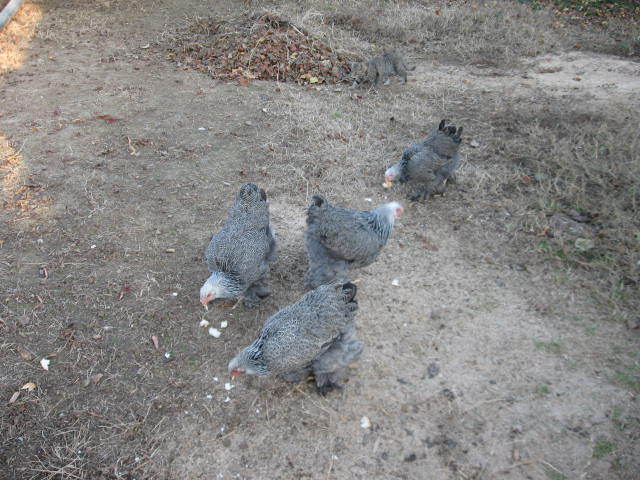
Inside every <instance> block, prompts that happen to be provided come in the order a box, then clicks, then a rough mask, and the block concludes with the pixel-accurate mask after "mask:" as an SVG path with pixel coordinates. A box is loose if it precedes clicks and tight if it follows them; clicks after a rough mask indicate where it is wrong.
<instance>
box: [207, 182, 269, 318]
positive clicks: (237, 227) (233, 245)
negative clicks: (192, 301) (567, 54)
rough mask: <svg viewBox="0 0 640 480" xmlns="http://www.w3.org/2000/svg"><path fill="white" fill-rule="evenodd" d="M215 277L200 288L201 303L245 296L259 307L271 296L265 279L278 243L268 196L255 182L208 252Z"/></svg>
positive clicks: (244, 189) (242, 190)
mask: <svg viewBox="0 0 640 480" xmlns="http://www.w3.org/2000/svg"><path fill="white" fill-rule="evenodd" d="M205 256H206V259H207V266H208V267H209V271H210V272H211V276H210V277H209V278H208V279H207V281H206V282H205V283H204V285H203V286H202V288H201V289H200V303H202V304H203V305H207V304H208V303H209V302H210V301H212V300H214V299H216V298H238V297H241V296H243V297H244V299H243V303H244V305H245V306H256V305H258V304H259V303H260V299H261V298H264V297H266V296H268V295H269V293H270V292H269V290H268V289H267V287H266V286H265V284H264V277H265V276H266V275H267V273H268V272H269V264H270V263H272V262H273V261H274V260H275V256H276V240H275V238H274V236H273V230H272V229H271V227H270V226H269V205H268V203H267V194H266V193H265V191H264V190H262V189H261V188H258V187H257V186H256V185H253V184H252V183H247V184H246V185H243V186H242V187H241V188H240V192H239V193H238V195H237V196H236V199H235V201H234V202H233V205H232V206H231V209H230V210H229V214H228V217H227V221H226V222H225V224H224V226H223V227H222V229H221V230H220V231H219V232H218V233H217V234H215V235H214V236H213V238H212V239H211V242H210V243H209V246H208V247H207V249H206V251H205Z"/></svg>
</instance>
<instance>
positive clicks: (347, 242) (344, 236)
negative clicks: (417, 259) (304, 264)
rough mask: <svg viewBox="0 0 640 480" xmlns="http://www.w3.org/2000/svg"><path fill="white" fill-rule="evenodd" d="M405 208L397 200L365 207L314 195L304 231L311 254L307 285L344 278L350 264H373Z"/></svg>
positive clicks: (321, 283)
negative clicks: (340, 204)
mask: <svg viewBox="0 0 640 480" xmlns="http://www.w3.org/2000/svg"><path fill="white" fill-rule="evenodd" d="M402 212H403V208H402V205H400V204H399V203H398V202H391V203H387V204H385V205H382V206H380V207H378V208H376V209H375V210H371V211H363V210H351V209H349V208H342V207H336V206H333V205H331V204H330V203H329V202H328V201H327V200H325V199H324V198H323V197H321V196H320V195H314V196H313V198H312V203H311V205H310V206H309V209H308V211H307V230H306V232H305V234H304V238H305V242H306V246H307V256H308V258H309V270H308V271H307V274H306V277H305V286H306V288H308V289H311V288H315V287H317V286H318V285H324V284H326V283H331V282H334V281H339V282H344V281H346V280H347V273H348V270H349V269H350V268H360V267H366V266H367V265H371V264H372V263H373V262H374V261H375V260H376V259H377V258H378V255H379V254H380V251H381V250H382V248H383V247H384V246H385V245H386V243H387V240H388V239H389V235H390V234H391V230H392V229H393V225H394V223H395V220H396V218H397V217H399V216H400V215H401V214H402Z"/></svg>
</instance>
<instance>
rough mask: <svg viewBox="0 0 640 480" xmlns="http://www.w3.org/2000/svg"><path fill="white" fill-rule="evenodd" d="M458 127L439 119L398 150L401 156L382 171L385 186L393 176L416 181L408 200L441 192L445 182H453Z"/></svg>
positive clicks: (455, 167) (456, 161)
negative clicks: (424, 133)
mask: <svg viewBox="0 0 640 480" xmlns="http://www.w3.org/2000/svg"><path fill="white" fill-rule="evenodd" d="M461 134H462V127H459V128H456V126H455V125H447V121H446V120H442V121H441V122H440V125H439V126H438V128H434V129H433V130H432V131H431V132H430V133H429V135H428V136H427V138H425V139H424V140H423V141H421V142H416V143H412V144H411V145H409V147H407V149H406V150H405V151H404V153H403V154H402V159H401V160H400V161H399V162H398V163H396V164H395V165H393V166H392V167H390V168H389V169H388V170H387V171H386V172H385V186H387V187H389V186H391V184H392V182H393V181H395V180H397V181H398V182H400V183H405V182H413V183H416V184H418V185H419V188H418V190H417V191H416V192H415V193H413V194H412V195H411V197H410V198H411V200H419V199H420V198H421V197H422V198H423V199H424V200H426V199H428V198H429V196H430V195H431V194H433V193H444V191H445V189H446V185H447V182H452V183H455V182H456V175H455V172H456V170H457V169H458V166H459V165H460V154H459V153H458V150H459V149H460V143H461V139H460V135H461Z"/></svg>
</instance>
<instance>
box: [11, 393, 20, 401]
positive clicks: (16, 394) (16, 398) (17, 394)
mask: <svg viewBox="0 0 640 480" xmlns="http://www.w3.org/2000/svg"><path fill="white" fill-rule="evenodd" d="M19 396H20V392H19V391H17V392H14V394H13V395H11V398H10V399H9V403H15V401H16V400H18V397H19Z"/></svg>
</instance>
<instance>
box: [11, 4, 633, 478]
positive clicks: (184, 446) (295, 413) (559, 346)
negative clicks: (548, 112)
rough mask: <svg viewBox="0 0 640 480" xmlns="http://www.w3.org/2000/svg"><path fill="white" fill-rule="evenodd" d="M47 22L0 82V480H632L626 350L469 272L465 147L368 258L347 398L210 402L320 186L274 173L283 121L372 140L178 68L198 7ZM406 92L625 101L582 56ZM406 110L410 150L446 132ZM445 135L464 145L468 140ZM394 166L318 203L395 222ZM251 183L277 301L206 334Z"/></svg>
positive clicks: (293, 255) (344, 185)
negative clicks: (429, 196) (266, 215)
mask: <svg viewBox="0 0 640 480" xmlns="http://www.w3.org/2000/svg"><path fill="white" fill-rule="evenodd" d="M65 3H66V2H43V3H36V4H33V5H32V6H33V8H37V9H41V10H42V12H41V14H42V20H41V21H40V22H39V26H38V35H37V36H36V37H35V38H33V39H32V40H31V41H30V44H29V46H28V50H27V51H26V54H25V56H24V58H22V60H21V62H20V65H19V66H18V67H17V68H15V69H13V70H12V71H11V72H9V73H8V74H7V75H6V76H4V77H0V85H2V89H1V91H0V104H1V105H2V107H1V110H0V140H1V141H2V149H3V150H2V154H3V158H4V162H5V163H4V164H3V166H4V170H3V174H4V176H3V179H2V180H0V181H1V182H2V193H3V200H4V202H5V206H6V208H5V209H4V212H3V213H2V220H3V224H2V225H3V227H2V232H1V235H0V252H1V253H2V261H1V262H0V284H1V287H0V294H1V295H2V301H3V303H4V306H3V308H2V310H1V311H0V314H1V315H2V317H1V322H0V329H2V335H3V340H2V344H0V356H1V358H2V359H3V360H2V361H3V364H4V365H7V366H8V368H6V369H3V371H2V372H1V373H0V387H1V394H2V398H3V401H8V400H9V398H10V397H11V396H12V394H13V392H14V391H17V390H19V388H20V387H21V386H22V385H23V384H24V383H26V382H34V383H36V384H37V388H36V390H35V391H33V392H27V391H22V393H21V396H20V397H19V398H18V399H17V401H15V402H14V403H12V404H11V405H7V406H6V407H4V408H5V412H4V413H3V417H2V418H3V423H2V426H3V430H4V431H5V439H6V440H5V441H4V443H3V447H2V448H3V450H2V452H0V460H1V461H0V470H2V469H4V475H5V477H3V478H127V479H132V478H137V479H140V478H171V479H187V478H188V479H212V478H243V479H249V478H251V479H276V478H277V479H280V478H282V479H289V478H291V479H293V478H310V479H327V478H340V479H343V478H344V479H347V478H362V479H364V478H367V479H369V478H381V479H382V478H389V479H391V478H394V479H395V478H405V479H422V478H433V479H448V478H451V479H453V478H464V479H467V478H486V479H492V478H505V479H521V478H522V479H525V478H526V479H544V478H549V479H560V478H567V479H568V478H572V479H573V478H576V479H577V478H589V479H605V478H607V479H609V478H629V479H630V478H633V475H634V473H633V472H637V468H639V464H638V460H637V447H638V444H637V442H638V434H637V432H638V430H639V429H640V425H639V424H638V418H639V413H638V392H637V390H634V389H633V388H628V387H626V386H624V385H621V384H620V382H616V381H614V378H615V376H616V373H617V372H618V371H619V370H620V368H621V367H620V364H621V362H622V361H624V362H632V361H633V359H634V358H636V360H635V361H636V362H637V357H634V353H633V352H635V351H637V334H636V333H635V332H630V331H629V330H627V329H626V328H625V327H624V326H623V325H621V324H619V323H615V322H612V321H609V320H608V319H607V318H606V316H603V313H602V310H601V309H600V307H599V306H598V305H596V304H595V302H594V300H593V298H592V297H591V296H590V294H589V292H588V291H585V290H583V289H582V288H581V283H580V278H579V277H577V276H574V277H571V276H567V274H566V272H560V271H557V270H554V268H553V266H552V265H550V264H547V263H544V262H537V261H532V260H531V259H529V258H528V257H527V256H526V254H524V253H523V254H522V256H520V257H518V256H513V255H511V256H509V255H506V254H505V255H504V256H503V255H502V254H501V253H500V251H499V248H496V249H492V250H487V251H479V250H478V249H477V246H478V245H484V244H486V241H487V239H489V240H492V239H493V238H495V244H496V245H500V244H501V243H503V242H507V241H508V240H509V239H508V238H506V237H505V236H504V235H505V234H504V233H503V232H504V229H503V228H502V226H501V224H500V223H499V222H498V223H496V221H495V217H491V218H489V217H488V218H487V220H486V221H484V220H483V219H482V218H474V219H473V221H471V215H468V214H465V211H466V210H465V209H466V205H468V204H469V203H471V202H473V200H474V198H473V197H474V195H476V193H475V192H474V191H473V189H472V188H471V187H469V185H470V184H472V183H473V177H474V175H481V174H482V166H481V165H478V164H476V165H475V166H474V165H473V163H474V155H476V154H477V152H480V151H481V149H474V148H471V147H470V146H469V145H465V146H464V147H463V148H464V156H465V165H464V166H463V168H462V171H461V176H460V186H459V187H456V188H453V189H452V190H451V191H450V192H449V193H448V194H447V195H446V196H445V197H440V198H436V199H434V200H433V201H431V202H429V203H428V204H417V205H408V206H407V210H406V213H405V215H404V216H403V218H402V219H401V221H400V223H399V224H398V225H397V228H396V229H395V231H394V233H393V236H392V239H391V241H390V242H389V245H388V247H387V248H386V249H385V250H384V252H383V254H382V255H381V258H380V260H379V261H378V262H377V263H376V264H375V265H373V266H371V267H369V268H367V269H365V270H363V271H359V272H357V274H356V277H357V278H358V280H359V283H358V285H359V294H358V296H359V302H360V312H359V316H358V322H359V331H360V336H361V337H362V339H363V340H364V342H365V344H366V348H365V351H364V353H363V356H362V359H361V360H360V362H359V363H358V364H357V365H356V367H355V368H354V369H353V370H352V372H351V375H350V378H349V381H348V383H347V384H346V385H345V388H344V389H343V390H342V391H339V392H337V393H334V394H332V395H330V396H328V397H327V398H322V397H319V396H318V395H317V394H316V393H315V392H314V391H313V389H312V388H311V387H310V386H304V385H303V386H298V387H294V386H292V385H289V384H285V383H284V382H282V381H281V380H278V379H273V378H239V379H236V380H235V381H234V382H233V383H234V387H233V388H232V389H231V390H225V387H224V385H225V383H226V382H228V381H229V379H228V377H227V376H226V365H227V362H228V360H229V359H230V358H231V357H232V356H233V355H234V354H235V353H236V352H237V351H238V350H239V349H240V348H242V347H243V346H245V345H246V344H248V343H249V342H250V341H251V340H252V339H253V338H254V336H255V334H256V332H257V330H258V329H259V327H260V326H261V324H262V322H263V321H264V319H266V318H267V317H268V316H269V315H271V314H273V313H274V312H276V311H277V310H278V309H280V308H282V307H284V306H286V305H287V304H289V303H291V302H293V301H295V300H296V299H297V298H298V297H299V296H300V294H301V293H302V284H301V282H302V277H303V273H304V269H305V266H306V261H305V255H304V250H303V242H302V231H303V228H304V209H305V206H306V204H307V202H308V200H309V197H310V195H311V194H313V193H315V192H314V188H315V187H314V184H313V182H310V181H309V179H308V178H306V177H305V176H304V172H303V173H300V172H299V171H298V170H295V169H292V170H291V173H289V174H287V175H283V174H282V173H281V172H283V171H285V172H286V171H288V170H287V166H286V161H287V158H288V157H287V155H288V153H287V152H288V148H289V147H287V142H290V141H293V140H291V139H290V138H287V137H286V135H284V134H283V131H285V129H284V127H283V126H282V122H281V121H280V119H282V118H287V119H291V118H296V116H297V115H304V114H305V112H308V110H307V109H308V108H309V105H310V104H314V102H315V103H318V102H321V103H322V102H325V103H326V102H336V103H337V104H339V103H342V104H344V105H348V107H345V109H353V110H352V111H353V115H354V116H355V115H358V118H365V120H364V121H363V122H364V124H365V126H367V127H368V126H369V125H367V122H370V124H371V125H370V128H371V129H372V131H373V130H375V129H376V128H385V127H384V126H381V127H377V126H375V125H377V124H379V118H377V117H370V118H369V120H366V118H367V115H368V113H367V112H368V107H367V105H364V103H365V102H366V98H365V102H363V101H361V100H357V102H356V101H352V97H351V95H352V93H351V92H346V91H343V92H334V91H333V88H328V89H323V90H320V91H318V90H305V89H302V88H300V87H297V86H293V85H275V84H270V83H268V82H264V83H262V82H253V83H252V84H251V85H250V86H249V87H241V86H238V85H236V84H225V83H221V82H218V81H215V80H213V79H211V78H209V77H207V76H206V75H203V74H200V73H198V72H194V71H190V70H186V69H182V68H176V66H175V65H174V64H172V63H170V62H168V61H166V60H165V59H164V58H163V49H162V47H161V46H162V44H163V43H162V42H163V41H164V37H163V35H164V32H165V31H167V30H168V29H169V27H173V26H175V24H176V23H179V22H181V21H183V20H184V16H185V15H194V14H199V15H206V14H209V13H210V9H211V6H210V5H205V4H204V2H188V1H187V2H180V3H181V4H180V5H177V4H176V5H171V6H167V5H161V6H159V5H156V2H141V4H139V5H136V6H132V7H127V8H129V9H126V8H125V9H123V8H118V4H117V3H116V2H95V3H92V4H91V5H90V6H87V7H86V8H73V7H72V6H71V7H70V6H67V5H65ZM176 3H177V2H176ZM240 5H242V4H240ZM120 7H122V6H120ZM219 8H221V9H233V8H243V7H241V6H238V5H235V4H233V3H231V2H230V3H224V4H222V5H221V6H220V7H219ZM414 73H415V75H414V77H413V78H414V81H412V82H410V84H409V85H408V86H407V87H406V89H405V90H402V87H401V86H394V87H391V88H390V89H389V90H388V91H387V92H386V93H383V94H380V96H379V98H376V100H375V102H376V104H377V105H379V104H380V102H384V101H385V98H391V97H393V96H396V97H398V98H400V97H401V98H402V99H404V100H406V101H407V102H413V101H414V100H415V99H420V98H423V96H424V95H426V94H427V93H426V92H427V91H428V90H429V89H430V88H431V85H432V82H440V83H443V82H446V83H448V87H447V88H449V89H451V90H455V89H458V88H459V89H472V88H475V89H478V91H481V90H485V91H486V90H492V89H493V90H499V92H498V93H499V94H500V95H502V96H504V97H506V98H507V100H505V101H508V99H509V98H517V99H522V98H524V97H526V95H527V93H526V92H528V91H530V90H531V89H545V90H547V91H550V92H552V95H557V96H571V97H572V98H575V99H576V100H577V101H578V100H579V101H592V102H600V103H601V104H603V105H605V104H606V105H616V104H617V103H618V102H619V101H625V102H633V103H635V104H637V103H638V101H639V99H640V97H639V95H640V94H639V89H638V80H637V79H638V64H635V63H631V62H628V61H624V60H622V59H618V58H613V57H604V56H601V55H597V56H596V55H594V54H589V53H585V52H581V53H572V54H559V55H554V56H549V55H548V56H544V57H542V58H537V59H535V61H532V62H531V64H530V65H528V66H526V67H525V68H523V69H521V70H519V71H517V72H515V71H500V72H493V73H489V72H486V71H481V70H479V69H472V68H471V67H469V68H468V69H463V68H461V67H449V66H446V65H436V64H429V63H428V62H426V63H422V64H420V65H418V68H417V70H416V72H414ZM578 77H579V78H580V80H577V78H578ZM330 98H331V99H330ZM450 99H452V102H455V96H454V97H447V100H446V101H449V100H450ZM372 101H373V100H372ZM393 101H400V100H393ZM443 101H444V100H443ZM395 106H396V105H395V104H394V108H395ZM488 108H493V104H491V105H490V106H489V107H488ZM318 109H320V107H318ZM423 110H424V116H423V117H422V118H407V119H405V121H407V122H413V124H415V125H416V127H415V128H417V129H418V130H419V128H421V127H422V126H424V125H419V124H420V123H421V122H424V119H425V118H426V119H427V120H428V122H429V124H430V123H432V122H434V121H437V120H438V119H439V115H440V114H441V110H440V109H439V106H438V105H435V103H434V104H428V105H426V106H424V109H423ZM318 111H319V110H318ZM394 111H395V110H394ZM380 115H381V116H382V115H387V112H386V111H385V112H383V113H381V114H380ZM387 116H388V115H387ZM359 121H360V120H359ZM456 121H459V122H460V123H465V121H466V122H467V124H468V123H470V124H471V126H470V128H468V129H467V131H468V133H467V136H468V137H467V138H468V139H473V138H480V137H481V135H482V133H481V132H480V130H479V128H478V126H477V125H479V124H480V123H481V119H465V118H460V119H456ZM474 122H476V123H474ZM467 124H465V126H466V125H467ZM474 125H475V127H474ZM318 128H319V129H322V128H323V126H322V124H320V125H318ZM371 138H372V137H368V138H367V141H373V140H372V139H371ZM294 140H295V139H294ZM276 142H280V145H281V148H279V149H276V151H275V153H274V152H272V151H271V150H270V149H269V148H266V147H267V146H268V145H273V144H275V143H276ZM403 146H404V145H403V144H401V143H398V144H397V145H396V144H385V145H384V149H385V152H387V151H391V152H395V153H394V154H393V156H389V157H388V158H386V160H385V159H382V160H380V161H379V163H376V164H375V165H372V167H371V169H370V170H367V171H366V174H367V175H370V176H367V177H366V178H365V179H364V180H357V181H356V180H354V183H353V184H351V183H350V182H349V179H344V181H343V182H335V183H333V185H332V186H331V187H326V186H325V185H323V188H325V187H326V188H328V189H325V191H324V192H323V193H325V194H326V195H329V196H330V198H335V199H336V201H337V202H342V203H343V204H344V203H346V202H347V201H348V204H349V205H350V206H353V207H358V208H368V207H369V206H372V205H376V204H380V203H382V202H384V201H387V200H390V199H395V198H401V199H402V198H403V197H402V196H401V195H402V193H401V192H386V191H383V190H382V189H381V188H380V187H379V185H380V183H381V177H380V175H379V174H380V173H381V172H382V171H383V170H384V168H385V166H388V164H389V163H391V162H392V161H395V160H394V159H395V158H396V157H397V155H398V154H399V152H401V150H402V148H403ZM327 148H329V147H328V146H327ZM332 148H333V147H332ZM341 148H345V149H348V148H350V147H349V146H345V147H341ZM352 153H353V154H354V155H356V154H357V152H352ZM283 178H284V179H285V180H284V181H283V180H282V179H283ZM247 181H252V182H255V183H258V184H260V185H264V186H265V187H266V188H267V191H268V193H269V196H270V205H271V214H272V222H273V224H274V226H275V228H276V231H277V234H278V240H279V244H280V252H281V254H280V259H279V261H278V264H277V265H276V266H275V268H274V271H273V272H272V275H271V280H270V285H271V287H272V289H273V291H274V294H273V295H272V296H271V297H269V298H268V299H266V301H265V302H263V304H262V305H261V306H260V307H259V308H258V309H255V310H251V309H246V308H243V307H239V308H237V309H235V310H229V309H225V308H223V307H222V306H219V305H218V306H215V307H214V308H212V309H211V310H210V311H209V312H208V313H204V312H203V311H202V310H201V308H200V307H199V305H198V302H197V291H198V288H199V286H200V285H201V283H202V281H203V280H204V279H205V278H206V269H205V265H204V263H203V261H202V251H203V249H204V247H205V246H206V244H207V242H208V240H209V238H210V235H211V232H212V230H215V229H216V228H217V227H218V226H219V225H220V224H221V223H222V221H223V220H224V218H225V211H226V208H227V207H228V205H229V204H230V202H231V200H232V198H233V196H234V195H235V193H236V191H237V189H238V187H239V186H240V185H241V184H243V183H245V182H247ZM363 182H364V183H363ZM465 184H466V185H465ZM354 185H355V187H354ZM362 186H364V188H361V187H362ZM496 209H497V210H500V207H496ZM500 211H502V210H500ZM474 215H475V214H474ZM508 215H509V214H508V212H506V213H505V214H504V216H503V220H502V222H504V223H505V224H506V223H508V222H509V221H510V219H509V218H508ZM167 249H172V250H173V252H169V253H168V252H167ZM43 269H46V271H45V270H43ZM393 280H397V281H398V282H396V283H398V286H394V285H392V281H393ZM203 316H206V318H207V319H208V320H209V321H211V322H212V325H214V326H217V324H218V323H219V321H222V320H228V321H229V326H228V327H227V328H226V329H224V330H223V334H222V336H221V337H220V338H219V339H214V338H212V337H210V336H208V335H207V332H206V329H202V328H200V327H199V326H198V322H199V321H200V319H201V318H203ZM151 336H157V337H158V339H159V344H160V351H158V352H156V351H155V350H154V348H153V344H152V342H151ZM21 349H23V350H26V351H27V352H28V353H30V354H31V355H32V356H33V358H32V359H31V360H30V361H26V359H25V358H24V356H22V357H21V355H20V351H21ZM47 355H53V356H51V357H50V361H51V365H50V369H49V371H44V370H42V368H41V367H40V365H39V359H40V358H43V357H46V356H47ZM627 364H629V363H627ZM96 375H102V376H100V377H97V376H96ZM5 399H6V400H5ZM363 416H366V417H368V419H370V422H371V426H370V427H369V428H363V427H362V426H361V419H362V417H363ZM623 426H624V428H623ZM611 445H613V447H611V448H609V447H610V446H611ZM634 451H635V452H636V453H634ZM612 452H614V453H612ZM1 476H2V474H0V477H1Z"/></svg>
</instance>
